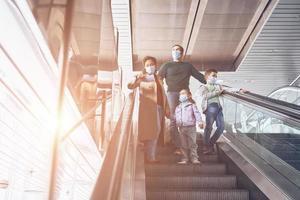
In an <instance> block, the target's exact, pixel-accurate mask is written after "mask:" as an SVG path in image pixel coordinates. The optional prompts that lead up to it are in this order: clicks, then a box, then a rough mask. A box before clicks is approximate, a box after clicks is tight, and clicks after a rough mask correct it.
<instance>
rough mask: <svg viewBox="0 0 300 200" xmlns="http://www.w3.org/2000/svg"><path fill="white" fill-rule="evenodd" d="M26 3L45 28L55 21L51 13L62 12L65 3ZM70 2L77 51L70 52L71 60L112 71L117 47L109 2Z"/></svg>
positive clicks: (62, 0)
mask: <svg viewBox="0 0 300 200" xmlns="http://www.w3.org/2000/svg"><path fill="white" fill-rule="evenodd" d="M29 2H30V3H31V4H32V5H33V8H34V9H33V11H34V12H35V11H36V12H37V14H38V19H39V22H42V23H43V24H44V26H45V27H46V28H47V24H48V23H49V21H50V20H51V19H54V18H55V16H54V14H55V12H54V11H57V10H59V11H61V12H62V13H64V8H65V4H66V2H67V1H66V0H29ZM74 2H75V6H74V12H73V24H72V34H73V36H74V39H75V41H76V47H77V48H78V50H77V51H76V52H74V53H75V55H74V56H73V58H72V59H73V61H74V62H78V63H80V64H81V65H82V66H84V67H87V68H89V67H92V68H96V69H98V70H109V71H113V70H116V69H117V67H118V66H117V45H116V37H115V30H114V28H113V22H112V12H111V3H110V0H75V1H74ZM50 10H51V12H50ZM51 14H52V15H51ZM51 28H53V27H51ZM48 31H51V30H48ZM50 42H51V41H50Z"/></svg>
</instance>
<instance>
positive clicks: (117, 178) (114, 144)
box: [90, 92, 135, 200]
mask: <svg viewBox="0 0 300 200" xmlns="http://www.w3.org/2000/svg"><path fill="white" fill-rule="evenodd" d="M134 99H135V92H133V93H130V94H129V96H128V98H127V99H126V102H125V106H124V108H123V111H122V113H121V115H120V118H119V120H118V122H117V126H116V128H115V130H114V134H113V136H112V138H111V141H110V144H109V146H108V149H107V152H106V155H105V158H104V161H103V165H102V168H101V171H100V174H99V176H98V179H97V183H96V185H95V187H94V191H93V194H92V196H91V198H90V199H91V200H100V199H101V200H111V199H118V195H119V191H120V188H121V177H122V174H123V169H124V162H125V157H126V151H127V149H128V146H129V141H130V138H131V133H132V116H133V108H134Z"/></svg>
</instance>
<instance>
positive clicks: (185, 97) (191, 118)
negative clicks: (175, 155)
mask: <svg viewBox="0 0 300 200" xmlns="http://www.w3.org/2000/svg"><path fill="white" fill-rule="evenodd" d="M179 101H180V104H179V105H178V106H177V107H176V110H175V121H176V125H177V127H178V132H179V137H180V142H181V148H182V153H183V157H182V159H181V161H180V162H178V164H187V162H188V161H189V159H190V161H191V162H192V163H193V164H200V161H199V160H198V154H197V148H198V145H197V143H196V124H198V125H199V127H200V128H203V122H202V119H201V114H200V112H199V111H198V108H197V106H196V105H195V101H194V100H193V99H192V94H191V92H190V91H189V90H187V89H183V90H181V91H180V93H179Z"/></svg>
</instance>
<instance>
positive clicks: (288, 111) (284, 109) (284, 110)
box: [224, 91, 300, 120]
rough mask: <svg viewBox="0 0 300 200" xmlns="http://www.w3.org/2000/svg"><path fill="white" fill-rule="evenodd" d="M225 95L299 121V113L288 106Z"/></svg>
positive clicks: (263, 99) (239, 95)
mask: <svg viewBox="0 0 300 200" xmlns="http://www.w3.org/2000/svg"><path fill="white" fill-rule="evenodd" d="M226 95H228V96H231V97H234V98H236V99H237V100H239V99H240V100H244V101H246V102H249V103H252V104H255V105H259V106H261V107H265V108H268V109H270V110H272V111H275V112H277V113H281V114H284V115H286V116H288V117H291V118H294V119H297V120H300V111H299V110H297V109H292V108H290V107H288V106H284V105H282V104H278V103H275V101H273V100H269V99H265V98H255V97H251V96H250V95H245V94H238V93H231V92H226V91H225V92H224V97H226Z"/></svg>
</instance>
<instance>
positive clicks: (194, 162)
mask: <svg viewBox="0 0 300 200" xmlns="http://www.w3.org/2000/svg"><path fill="white" fill-rule="evenodd" d="M192 163H193V164H195V165H199V164H201V162H200V161H199V160H197V159H195V160H192Z"/></svg>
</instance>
